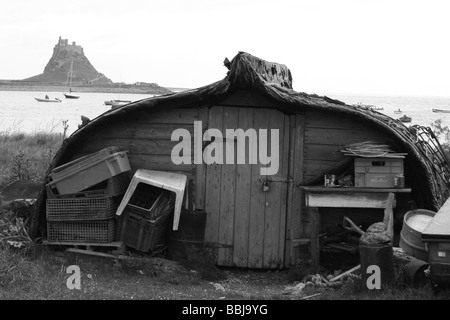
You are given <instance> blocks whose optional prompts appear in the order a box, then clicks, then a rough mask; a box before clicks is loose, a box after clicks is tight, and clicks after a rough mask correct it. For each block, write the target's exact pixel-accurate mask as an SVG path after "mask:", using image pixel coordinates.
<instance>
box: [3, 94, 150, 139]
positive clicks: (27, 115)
mask: <svg viewBox="0 0 450 320" xmlns="http://www.w3.org/2000/svg"><path fill="white" fill-rule="evenodd" d="M76 94H77V95H79V96H80V98H79V99H66V98H65V97H64V95H63V93H62V92H61V93H59V92H39V91H0V133H1V132H4V133H5V132H6V133H17V132H24V133H35V132H41V131H44V132H56V133H63V131H64V125H63V121H67V125H68V126H69V127H68V128H67V131H66V134H67V135H70V134H71V133H73V132H74V131H75V130H77V129H78V125H80V124H81V116H85V117H88V118H89V119H91V120H92V119H94V118H96V117H98V116H100V115H101V114H103V113H104V112H106V111H108V110H110V109H111V106H110V105H105V101H109V100H129V101H138V100H141V99H146V98H149V97H153V96H154V95H152V94H123V93H122V94H120V95H119V94H117V93H90V92H77V93H76ZM45 95H48V97H49V98H50V99H54V98H58V99H60V100H61V102H38V101H36V99H35V98H44V97H45Z"/></svg>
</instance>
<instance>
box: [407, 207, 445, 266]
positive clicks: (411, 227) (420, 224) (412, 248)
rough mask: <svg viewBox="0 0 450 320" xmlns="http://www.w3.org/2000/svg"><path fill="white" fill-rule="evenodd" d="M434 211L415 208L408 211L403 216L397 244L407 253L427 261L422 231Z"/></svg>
mask: <svg viewBox="0 0 450 320" xmlns="http://www.w3.org/2000/svg"><path fill="white" fill-rule="evenodd" d="M435 214H436V212H434V211H430V210H425V209H417V210H411V211H408V212H407V213H406V214H405V216H404V218H403V226H402V231H401V232H400V242H399V246H400V248H402V249H403V250H404V251H405V252H406V253H407V254H409V255H411V256H413V257H415V258H417V259H419V260H422V261H426V262H428V252H427V249H426V246H425V243H424V242H423V241H422V232H423V230H424V229H425V228H426V227H427V225H428V223H429V222H430V221H431V220H432V219H433V217H434V215H435Z"/></svg>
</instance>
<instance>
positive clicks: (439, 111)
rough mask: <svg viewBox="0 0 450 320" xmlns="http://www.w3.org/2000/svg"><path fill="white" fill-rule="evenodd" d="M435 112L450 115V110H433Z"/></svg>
mask: <svg viewBox="0 0 450 320" xmlns="http://www.w3.org/2000/svg"><path fill="white" fill-rule="evenodd" d="M433 112H438V113H450V110H445V109H433Z"/></svg>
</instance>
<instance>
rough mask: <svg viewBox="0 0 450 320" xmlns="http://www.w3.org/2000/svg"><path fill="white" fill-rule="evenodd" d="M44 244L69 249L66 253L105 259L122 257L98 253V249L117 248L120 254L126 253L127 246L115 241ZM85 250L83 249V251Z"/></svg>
mask: <svg viewBox="0 0 450 320" xmlns="http://www.w3.org/2000/svg"><path fill="white" fill-rule="evenodd" d="M43 244H44V245H46V246H58V247H69V248H67V249H66V250H65V251H66V252H70V253H77V254H86V255H93V256H98V257H105V258H114V259H117V258H119V259H120V258H121V257H123V256H122V255H120V254H119V255H114V254H109V253H104V252H99V251H96V249H98V248H99V247H100V248H116V250H117V251H118V252H119V253H125V250H126V248H125V245H124V243H123V242H122V241H114V242H106V243H102V242H98V243H97V242H71V241H48V240H45V241H43ZM82 248H83V249H82Z"/></svg>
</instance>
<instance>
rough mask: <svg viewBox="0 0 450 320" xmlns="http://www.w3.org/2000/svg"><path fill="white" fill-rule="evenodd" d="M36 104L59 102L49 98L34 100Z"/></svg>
mask: <svg viewBox="0 0 450 320" xmlns="http://www.w3.org/2000/svg"><path fill="white" fill-rule="evenodd" d="M35 99H36V101H38V102H61V100H59V99H58V98H55V99H50V98H35Z"/></svg>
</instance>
